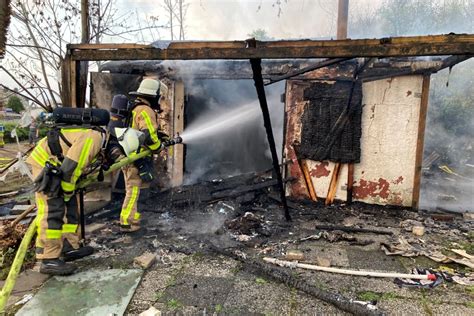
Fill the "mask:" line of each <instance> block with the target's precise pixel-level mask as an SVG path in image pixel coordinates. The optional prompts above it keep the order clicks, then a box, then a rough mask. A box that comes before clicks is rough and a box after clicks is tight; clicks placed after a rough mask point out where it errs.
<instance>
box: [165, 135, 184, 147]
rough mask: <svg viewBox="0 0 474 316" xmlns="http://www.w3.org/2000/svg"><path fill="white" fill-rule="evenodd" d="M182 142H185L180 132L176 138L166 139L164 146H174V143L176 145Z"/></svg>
mask: <svg viewBox="0 0 474 316" xmlns="http://www.w3.org/2000/svg"><path fill="white" fill-rule="evenodd" d="M182 142H183V139H182V138H181V136H179V134H178V136H176V137H175V138H173V139H169V140H166V141H164V142H163V146H164V147H169V146H173V145H176V144H181V143H182Z"/></svg>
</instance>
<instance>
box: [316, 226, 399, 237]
mask: <svg viewBox="0 0 474 316" xmlns="http://www.w3.org/2000/svg"><path fill="white" fill-rule="evenodd" d="M315 228H316V229H318V230H340V231H343V232H347V233H372V234H379V235H393V232H391V231H388V230H380V229H369V228H357V227H346V226H329V225H316V227H315Z"/></svg>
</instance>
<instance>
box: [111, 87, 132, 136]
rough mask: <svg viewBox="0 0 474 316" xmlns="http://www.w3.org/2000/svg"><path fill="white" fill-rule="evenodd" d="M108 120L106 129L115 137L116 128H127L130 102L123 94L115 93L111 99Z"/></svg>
mask: <svg viewBox="0 0 474 316" xmlns="http://www.w3.org/2000/svg"><path fill="white" fill-rule="evenodd" d="M110 114H111V115H110V122H109V125H107V129H108V131H109V132H110V133H111V134H112V135H113V136H115V137H117V135H116V132H115V129H116V128H127V127H128V124H129V122H128V119H129V115H130V102H129V100H128V98H127V97H126V96H124V95H123V94H117V95H115V96H114V98H113V99H112V106H111V109H110Z"/></svg>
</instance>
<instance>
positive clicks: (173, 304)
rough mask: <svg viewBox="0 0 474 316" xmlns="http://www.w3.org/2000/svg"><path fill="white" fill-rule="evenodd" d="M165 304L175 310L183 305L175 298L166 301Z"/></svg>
mask: <svg viewBox="0 0 474 316" xmlns="http://www.w3.org/2000/svg"><path fill="white" fill-rule="evenodd" d="M166 306H167V307H168V308H169V309H171V310H177V309H180V308H182V307H183V304H182V303H181V302H180V301H178V300H177V299H174V298H172V299H170V300H168V302H166Z"/></svg>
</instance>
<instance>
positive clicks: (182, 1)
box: [163, 0, 189, 41]
mask: <svg viewBox="0 0 474 316" xmlns="http://www.w3.org/2000/svg"><path fill="white" fill-rule="evenodd" d="M163 7H164V8H165V10H166V12H167V14H168V27H169V29H170V38H171V40H172V41H173V40H174V39H178V40H180V41H183V40H185V36H186V32H185V31H186V14H187V12H188V8H189V4H188V3H186V0H164V5H163ZM175 27H176V28H177V29H178V36H176V35H175Z"/></svg>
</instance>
